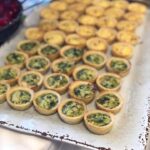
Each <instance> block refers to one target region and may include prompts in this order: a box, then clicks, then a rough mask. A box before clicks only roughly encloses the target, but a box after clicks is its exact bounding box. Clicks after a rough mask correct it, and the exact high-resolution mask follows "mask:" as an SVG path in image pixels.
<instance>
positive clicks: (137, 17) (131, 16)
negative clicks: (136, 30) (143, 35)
mask: <svg viewBox="0 0 150 150" xmlns="http://www.w3.org/2000/svg"><path fill="white" fill-rule="evenodd" d="M123 17H124V19H126V20H129V21H133V22H136V23H137V24H138V25H140V24H141V23H142V22H143V20H144V15H143V14H140V13H135V12H127V13H126V14H125V15H124V16H123Z"/></svg>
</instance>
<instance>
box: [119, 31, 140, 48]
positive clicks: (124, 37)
mask: <svg viewBox="0 0 150 150" xmlns="http://www.w3.org/2000/svg"><path fill="white" fill-rule="evenodd" d="M117 40H118V41H120V42H125V43H130V44H133V45H136V44H137V43H138V42H139V37H138V36H137V35H136V33H135V32H131V31H125V30H123V31H120V32H118V33H117Z"/></svg>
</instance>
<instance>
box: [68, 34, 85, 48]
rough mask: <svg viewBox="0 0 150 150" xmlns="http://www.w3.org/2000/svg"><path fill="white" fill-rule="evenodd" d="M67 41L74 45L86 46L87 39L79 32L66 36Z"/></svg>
mask: <svg viewBox="0 0 150 150" xmlns="http://www.w3.org/2000/svg"><path fill="white" fill-rule="evenodd" d="M66 43H67V44H69V45H72V46H77V47H84V46H85V44H86V40H85V39H84V38H83V37H81V36H79V35H78V34H70V35H68V36H67V37H66Z"/></svg>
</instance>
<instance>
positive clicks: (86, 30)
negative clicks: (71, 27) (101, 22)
mask: <svg viewBox="0 0 150 150" xmlns="http://www.w3.org/2000/svg"><path fill="white" fill-rule="evenodd" d="M76 33H77V34H78V35H80V36H82V37H85V38H90V37H92V36H95V34H96V28H94V27H93V26H85V25H81V26H79V27H78V28H77V29H76Z"/></svg>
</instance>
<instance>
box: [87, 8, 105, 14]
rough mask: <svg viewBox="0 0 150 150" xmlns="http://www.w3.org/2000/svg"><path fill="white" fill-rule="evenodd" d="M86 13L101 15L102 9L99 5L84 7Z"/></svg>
mask: <svg viewBox="0 0 150 150" xmlns="http://www.w3.org/2000/svg"><path fill="white" fill-rule="evenodd" d="M86 14H88V15H91V16H94V17H101V16H103V14H104V9H103V8H102V7H100V6H89V7H88V8H87V9H86Z"/></svg>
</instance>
